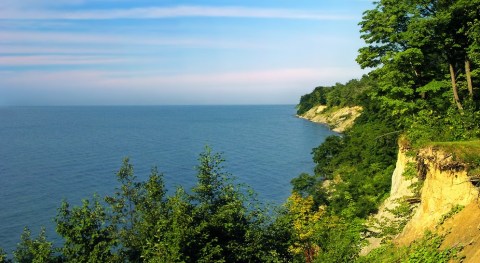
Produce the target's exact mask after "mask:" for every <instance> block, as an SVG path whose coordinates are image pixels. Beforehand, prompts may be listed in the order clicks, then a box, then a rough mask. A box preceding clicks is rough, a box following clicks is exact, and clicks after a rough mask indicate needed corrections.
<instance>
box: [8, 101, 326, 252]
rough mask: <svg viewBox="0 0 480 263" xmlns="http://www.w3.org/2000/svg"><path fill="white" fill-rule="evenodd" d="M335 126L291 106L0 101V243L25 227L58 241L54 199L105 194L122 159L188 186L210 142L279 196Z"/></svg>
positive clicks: (143, 174) (15, 238) (266, 195)
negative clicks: (49, 104) (64, 104)
mask: <svg viewBox="0 0 480 263" xmlns="http://www.w3.org/2000/svg"><path fill="white" fill-rule="evenodd" d="M332 134H333V132H331V131H330V130H329V129H327V128H326V127H324V126H322V125H318V124H314V123H311V122H308V121H305V120H303V119H299V118H296V117H295V107H294V106H293V105H281V106H123V107H107V106H105V107H104V106H98V107H0V247H3V248H4V249H5V250H6V251H7V252H11V251H12V250H13V249H14V248H15V246H16V244H17V243H18V242H19V240H20V234H21V233H22V230H23V228H24V227H25V226H29V228H30V229H31V230H32V233H33V234H34V236H36V234H37V233H38V232H39V229H40V227H41V226H45V227H46V229H47V236H48V237H49V239H53V240H54V241H55V240H57V241H58V237H56V234H55V228H54V223H53V218H54V217H55V215H56V211H57V208H58V207H59V206H60V203H61V200H62V199H66V200H67V201H68V202H70V203H73V204H79V203H80V200H81V199H82V198H90V197H92V196H93V194H94V193H98V194H99V195H100V196H104V195H107V194H111V193H112V192H113V191H114V189H115V187H117V186H118V183H117V182H116V178H115V174H116V171H117V170H118V169H119V168H120V166H121V163H122V159H123V158H124V157H130V160H131V162H132V163H133V165H134V168H135V174H136V175H137V176H138V178H139V179H140V180H143V179H146V178H147V177H148V175H149V173H150V170H151V168H152V167H154V166H156V167H158V170H159V171H160V172H162V173H163V174H164V179H165V181H166V185H167V188H168V189H169V192H170V193H172V192H173V190H174V188H175V187H176V186H179V185H181V186H183V187H185V188H187V189H188V188H190V187H192V186H193V185H194V184H195V174H196V171H195V166H196V165H197V163H198V162H197V158H198V155H199V153H201V152H202V151H203V150H204V148H205V146H206V145H208V146H210V147H211V148H212V149H213V151H214V152H222V153H223V157H224V158H225V159H226V163H225V168H226V170H227V171H228V172H230V173H231V174H233V175H234V176H235V177H236V178H237V182H238V183H244V184H247V185H249V186H250V187H252V188H253V189H254V190H255V191H256V193H258V197H259V199H260V201H262V202H270V203H273V204H281V203H282V202H284V201H285V199H286V198H287V197H288V195H289V194H290V190H291V187H290V180H291V179H292V178H294V177H295V176H297V175H299V174H300V173H302V172H308V173H312V170H313V167H314V164H313V162H312V158H311V154H310V153H311V151H312V148H314V147H316V146H318V145H319V144H320V143H321V142H323V141H324V139H325V138H326V137H327V136H329V135H332Z"/></svg>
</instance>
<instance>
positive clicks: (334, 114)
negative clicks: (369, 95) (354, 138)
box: [299, 105, 362, 132]
mask: <svg viewBox="0 0 480 263" xmlns="http://www.w3.org/2000/svg"><path fill="white" fill-rule="evenodd" d="M361 112H362V107H360V106H354V107H343V108H340V107H327V106H325V105H319V106H315V107H313V108H311V109H310V110H309V111H307V112H306V113H304V114H302V115H301V116H299V117H300V118H303V119H307V120H310V121H313V122H318V123H323V124H326V125H328V126H329V127H330V128H331V129H332V130H333V131H336V132H344V131H345V130H346V129H348V128H350V127H352V125H353V123H354V122H355V119H356V118H358V117H359V116H360V114H361Z"/></svg>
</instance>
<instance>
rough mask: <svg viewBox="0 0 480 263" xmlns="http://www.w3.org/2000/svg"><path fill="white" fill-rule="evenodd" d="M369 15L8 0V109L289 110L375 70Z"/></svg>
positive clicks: (280, 7)
mask: <svg viewBox="0 0 480 263" xmlns="http://www.w3.org/2000/svg"><path fill="white" fill-rule="evenodd" d="M370 6H371V3H370V1H365V0H353V1H352V0H340V1H333V0H331V1H322V2H320V3H318V2H316V1H295V2H293V3H290V2H278V1H273V0H271V1H262V2H261V3H257V2H255V1H230V2H229V3H228V4H224V3H223V2H220V1H213V0H209V1H201V2H199V1H195V2H193V1H175V2H174V3H173V2H172V3H158V2H155V1H144V0H142V1H128V0H122V1H110V0H104V1H100V0H61V1H55V2H54V3H39V2H38V1H35V0H26V1H21V2H20V1H17V0H4V1H2V2H1V3H0V20H1V21H2V23H1V24H0V105H4V106H17V105H18V106H69V105H79V106H82V105H85V106H90V105H91V106H94V105H106V106H109V105H112V106H113V105H118V106H122V105H125V106H128V105H139V106H141V105H278V104H280V105H285V104H296V103H297V102H298V99H299V97H300V96H301V95H303V94H305V93H308V92H310V91H311V90H312V89H313V88H314V87H316V86H319V85H334V84H335V83H337V82H345V81H348V80H350V79H353V78H360V77H361V76H362V74H364V73H366V72H365V71H363V70H361V69H360V67H359V66H358V65H357V64H356V62H355V57H356V54H357V49H358V48H359V47H361V46H362V40H361V39H360V33H359V27H358V25H357V24H358V22H359V21H360V20H361V16H362V12H363V11H364V10H366V9H367V8H369V7H370Z"/></svg>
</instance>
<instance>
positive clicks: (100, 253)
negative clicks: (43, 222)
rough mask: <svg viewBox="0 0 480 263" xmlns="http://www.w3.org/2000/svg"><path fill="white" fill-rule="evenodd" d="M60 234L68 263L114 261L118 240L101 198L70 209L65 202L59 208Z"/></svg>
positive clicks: (95, 197) (63, 251)
mask: <svg viewBox="0 0 480 263" xmlns="http://www.w3.org/2000/svg"><path fill="white" fill-rule="evenodd" d="M55 222H56V224H57V233H58V234H60V235H61V236H62V237H63V239H64V242H65V243H64V245H63V248H62V254H63V256H64V258H65V260H66V261H67V262H114V261H115V260H117V257H116V255H115V250H116V245H117V243H118V241H117V240H116V239H115V235H114V233H115V227H114V226H113V225H112V224H111V223H110V222H108V216H107V214H106V211H105V208H104V207H103V206H102V205H101V204H100V201H99V200H98V197H97V196H94V198H93V200H92V201H89V200H87V199H85V200H83V201H82V206H80V207H73V208H70V205H69V204H68V203H67V202H66V201H63V202H62V205H61V207H60V208H59V209H58V214H57V217H56V218H55Z"/></svg>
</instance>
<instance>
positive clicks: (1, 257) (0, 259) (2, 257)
mask: <svg viewBox="0 0 480 263" xmlns="http://www.w3.org/2000/svg"><path fill="white" fill-rule="evenodd" d="M6 262H8V260H7V253H5V250H3V248H1V247H0V263H6Z"/></svg>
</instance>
